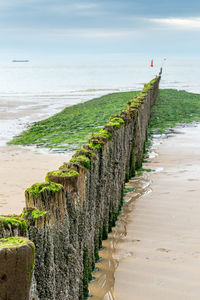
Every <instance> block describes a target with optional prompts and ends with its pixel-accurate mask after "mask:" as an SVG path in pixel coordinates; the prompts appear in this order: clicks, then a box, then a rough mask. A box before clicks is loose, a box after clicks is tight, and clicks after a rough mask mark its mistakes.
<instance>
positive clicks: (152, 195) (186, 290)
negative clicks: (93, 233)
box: [90, 125, 200, 300]
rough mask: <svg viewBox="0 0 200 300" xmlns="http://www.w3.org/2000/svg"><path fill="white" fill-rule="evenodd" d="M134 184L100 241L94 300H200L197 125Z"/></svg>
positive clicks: (165, 148)
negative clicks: (133, 188) (101, 243)
mask: <svg viewBox="0 0 200 300" xmlns="http://www.w3.org/2000/svg"><path fill="white" fill-rule="evenodd" d="M177 131H178V133H180V134H176V135H173V136H171V137H169V138H167V139H163V140H161V144H160V145H159V146H158V149H157V150H156V152H157V153H158V156H156V157H154V158H152V159H150V161H149V162H148V163H146V164H144V167H145V168H150V169H153V170H155V172H151V173H147V172H146V173H145V174H144V176H142V177H141V178H140V179H138V178H133V179H132V180H131V181H130V182H129V183H128V186H129V187H136V191H134V192H132V193H129V194H128V195H127V197H126V199H125V201H126V202H127V204H126V205H125V206H124V209H123V212H122V216H121V217H120V220H119V221H118V222H117V223H118V224H117V226H116V227H115V228H114V230H113V232H112V233H111V234H110V235H109V240H107V241H104V243H103V246H104V247H105V248H104V250H102V251H101V252H100V255H101V256H102V258H103V260H102V261H100V262H99V263H98V264H97V267H98V268H99V271H98V272H97V273H94V276H95V277H96V278H97V280H95V281H94V282H93V283H91V284H90V294H92V295H93V298H92V299H94V300H100V299H115V300H147V299H148V300H160V299H162V300H169V299H172V300H179V299H181V300H190V299H193V300H197V299H200V285H199V277H200V234H199V228H200V217H199V216H200V191H199V186H200V154H199V149H200V125H198V126H197V127H185V128H177Z"/></svg>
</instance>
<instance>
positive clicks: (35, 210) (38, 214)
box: [31, 209, 47, 221]
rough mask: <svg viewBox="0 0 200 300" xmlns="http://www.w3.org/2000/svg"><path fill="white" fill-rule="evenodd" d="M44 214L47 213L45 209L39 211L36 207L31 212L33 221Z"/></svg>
mask: <svg viewBox="0 0 200 300" xmlns="http://www.w3.org/2000/svg"><path fill="white" fill-rule="evenodd" d="M46 214H47V211H41V210H38V209H34V210H33V211H32V213H31V215H32V219H33V221H35V220H37V219H38V218H41V217H43V216H44V215H46Z"/></svg>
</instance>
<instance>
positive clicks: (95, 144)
mask: <svg viewBox="0 0 200 300" xmlns="http://www.w3.org/2000/svg"><path fill="white" fill-rule="evenodd" d="M88 146H89V147H90V148H91V149H97V150H100V149H102V145H101V144H100V143H99V141H97V140H95V141H94V140H91V141H90V143H89V144H88Z"/></svg>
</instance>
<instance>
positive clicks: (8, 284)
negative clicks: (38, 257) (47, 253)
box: [0, 237, 35, 300]
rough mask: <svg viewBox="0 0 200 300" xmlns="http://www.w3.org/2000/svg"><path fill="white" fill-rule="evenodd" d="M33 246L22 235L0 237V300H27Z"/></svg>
mask: <svg viewBox="0 0 200 300" xmlns="http://www.w3.org/2000/svg"><path fill="white" fill-rule="evenodd" d="M34 260H35V246H34V244H33V243H32V242H31V241H29V240H28V239H26V238H24V237H9V238H2V239H0V300H29V292H30V285H31V275H32V271H33V268H34Z"/></svg>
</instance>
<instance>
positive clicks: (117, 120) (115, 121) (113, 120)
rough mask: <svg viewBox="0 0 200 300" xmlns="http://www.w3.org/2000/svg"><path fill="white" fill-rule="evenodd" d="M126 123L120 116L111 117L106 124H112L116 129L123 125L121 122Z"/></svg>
mask: <svg viewBox="0 0 200 300" xmlns="http://www.w3.org/2000/svg"><path fill="white" fill-rule="evenodd" d="M123 123H124V120H123V119H122V118H119V117H111V118H110V120H109V122H108V123H107V124H106V126H108V127H109V126H111V127H113V128H114V129H119V128H120V127H121V124H123Z"/></svg>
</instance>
